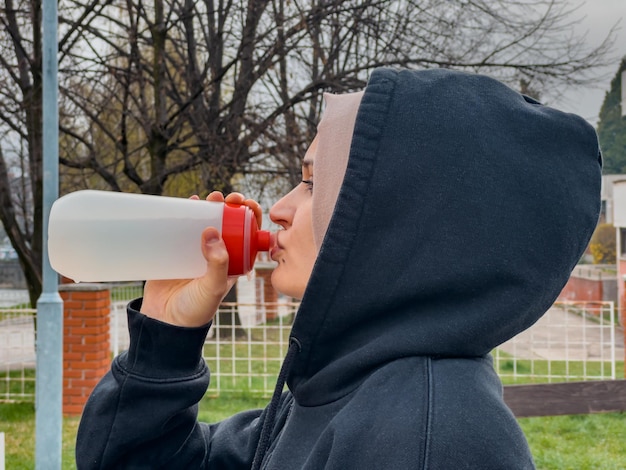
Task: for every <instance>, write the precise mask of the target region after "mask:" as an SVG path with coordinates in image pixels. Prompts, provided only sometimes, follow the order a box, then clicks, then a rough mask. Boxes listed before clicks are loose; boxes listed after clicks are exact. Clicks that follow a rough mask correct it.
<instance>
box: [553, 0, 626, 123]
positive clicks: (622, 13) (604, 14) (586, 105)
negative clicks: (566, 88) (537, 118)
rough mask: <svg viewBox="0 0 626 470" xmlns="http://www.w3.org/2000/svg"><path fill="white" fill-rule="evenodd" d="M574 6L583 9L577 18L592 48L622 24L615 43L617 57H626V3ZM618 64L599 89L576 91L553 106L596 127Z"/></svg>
mask: <svg viewBox="0 0 626 470" xmlns="http://www.w3.org/2000/svg"><path fill="white" fill-rule="evenodd" d="M569 1H570V2H571V3H572V5H579V4H581V3H582V6H581V8H580V9H579V10H578V12H577V13H576V16H577V17H583V16H584V17H585V18H584V20H583V21H582V23H581V24H580V25H579V26H578V28H579V30H580V32H587V39H588V41H589V42H590V44H591V45H598V44H599V43H600V42H601V41H602V39H603V38H604V37H605V36H606V33H607V31H608V30H609V28H610V27H611V26H613V25H614V24H615V23H617V22H618V21H619V31H618V32H617V33H618V38H617V41H616V42H615V46H614V48H615V55H616V56H617V57H619V58H621V57H623V56H625V55H626V0H569ZM618 67H619V60H618V61H617V62H616V63H615V65H614V66H612V67H609V68H608V69H607V70H606V72H607V73H608V75H609V77H608V78H607V79H606V80H603V81H601V82H598V86H597V88H588V89H577V90H575V91H572V92H568V93H566V95H565V96H564V97H563V99H562V100H560V101H559V102H555V103H551V104H552V105H553V106H555V107H557V108H559V109H562V110H564V111H568V112H574V113H577V114H580V115H581V116H583V117H584V118H585V119H587V120H588V121H589V122H591V123H592V124H593V125H595V124H596V123H597V120H598V113H599V112H600V107H601V106H602V101H603V100H604V94H605V93H606V92H607V91H608V90H609V88H610V85H611V79H612V78H613V77H614V76H615V74H616V73H617V69H618Z"/></svg>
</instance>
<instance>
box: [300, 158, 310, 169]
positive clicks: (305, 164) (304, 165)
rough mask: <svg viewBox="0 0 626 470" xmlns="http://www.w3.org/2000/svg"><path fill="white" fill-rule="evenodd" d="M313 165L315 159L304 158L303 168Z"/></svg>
mask: <svg viewBox="0 0 626 470" xmlns="http://www.w3.org/2000/svg"><path fill="white" fill-rule="evenodd" d="M312 166H313V160H307V159H305V160H302V168H309V167H312Z"/></svg>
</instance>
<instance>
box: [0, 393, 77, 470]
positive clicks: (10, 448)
mask: <svg viewBox="0 0 626 470" xmlns="http://www.w3.org/2000/svg"><path fill="white" fill-rule="evenodd" d="M78 421H79V420H78V418H65V419H64V420H63V437H62V442H63V449H62V468H63V469H64V470H65V469H68V470H69V469H75V468H76V464H75V463H74V447H75V446H74V441H75V440H76V431H77V430H78ZM0 432H4V440H5V460H6V468H7V469H11V470H32V469H33V468H35V407H34V405H33V404H32V403H15V404H0Z"/></svg>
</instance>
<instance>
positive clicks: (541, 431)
mask: <svg viewBox="0 0 626 470" xmlns="http://www.w3.org/2000/svg"><path fill="white" fill-rule="evenodd" d="M267 401H268V400H267V399H266V398H255V397H252V396H249V395H245V394H244V395H241V394H239V395H237V396H233V395H225V394H224V395H222V396H220V397H219V398H210V397H207V398H204V399H203V400H202V401H201V402H200V407H199V408H200V411H199V419H200V420H201V421H205V422H215V421H219V420H222V419H224V418H226V417H228V416H231V415H232V414H234V413H236V412H238V411H241V410H246V409H251V408H262V407H264V406H266V404H267ZM519 422H520V424H521V426H522V429H523V430H524V432H525V433H526V436H527V438H528V441H529V443H530V447H531V450H532V453H533V456H534V457H535V461H536V464H537V468H538V469H540V470H568V469H571V470H587V469H588V470H618V469H619V470H624V469H626V446H624V442H625V440H626V414H624V413H609V414H597V415H583V416H556V417H555V416H552V417H542V418H522V419H520V420H519ZM77 429H78V418H65V419H64V420H63V466H62V468H63V469H64V470H73V469H75V468H76V465H75V463H74V442H75V438H76V431H77ZM0 431H1V432H4V433H5V441H6V468H7V469H11V470H22V469H24V470H26V469H29V470H30V469H32V468H34V467H35V465H34V454H35V436H34V434H35V410H34V407H33V405H32V404H0Z"/></svg>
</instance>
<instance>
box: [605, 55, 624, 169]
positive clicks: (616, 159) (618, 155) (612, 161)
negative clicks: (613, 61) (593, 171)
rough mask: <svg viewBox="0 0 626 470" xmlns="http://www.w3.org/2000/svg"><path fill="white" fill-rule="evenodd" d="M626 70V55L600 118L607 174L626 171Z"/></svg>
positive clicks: (606, 98) (612, 82) (607, 95)
mask: <svg viewBox="0 0 626 470" xmlns="http://www.w3.org/2000/svg"><path fill="white" fill-rule="evenodd" d="M624 70H626V57H625V58H623V59H622V63H621V64H620V66H619V70H618V71H617V74H616V75H615V77H614V78H613V80H612V81H611V89H610V90H609V91H608V92H607V93H606V95H605V97H604V102H603V103H602V108H600V120H599V122H598V138H599V139H600V147H601V148H602V158H603V161H604V170H603V172H604V173H605V174H621V173H626V117H622V108H621V104H620V102H621V99H622V72H623V71H624Z"/></svg>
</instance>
